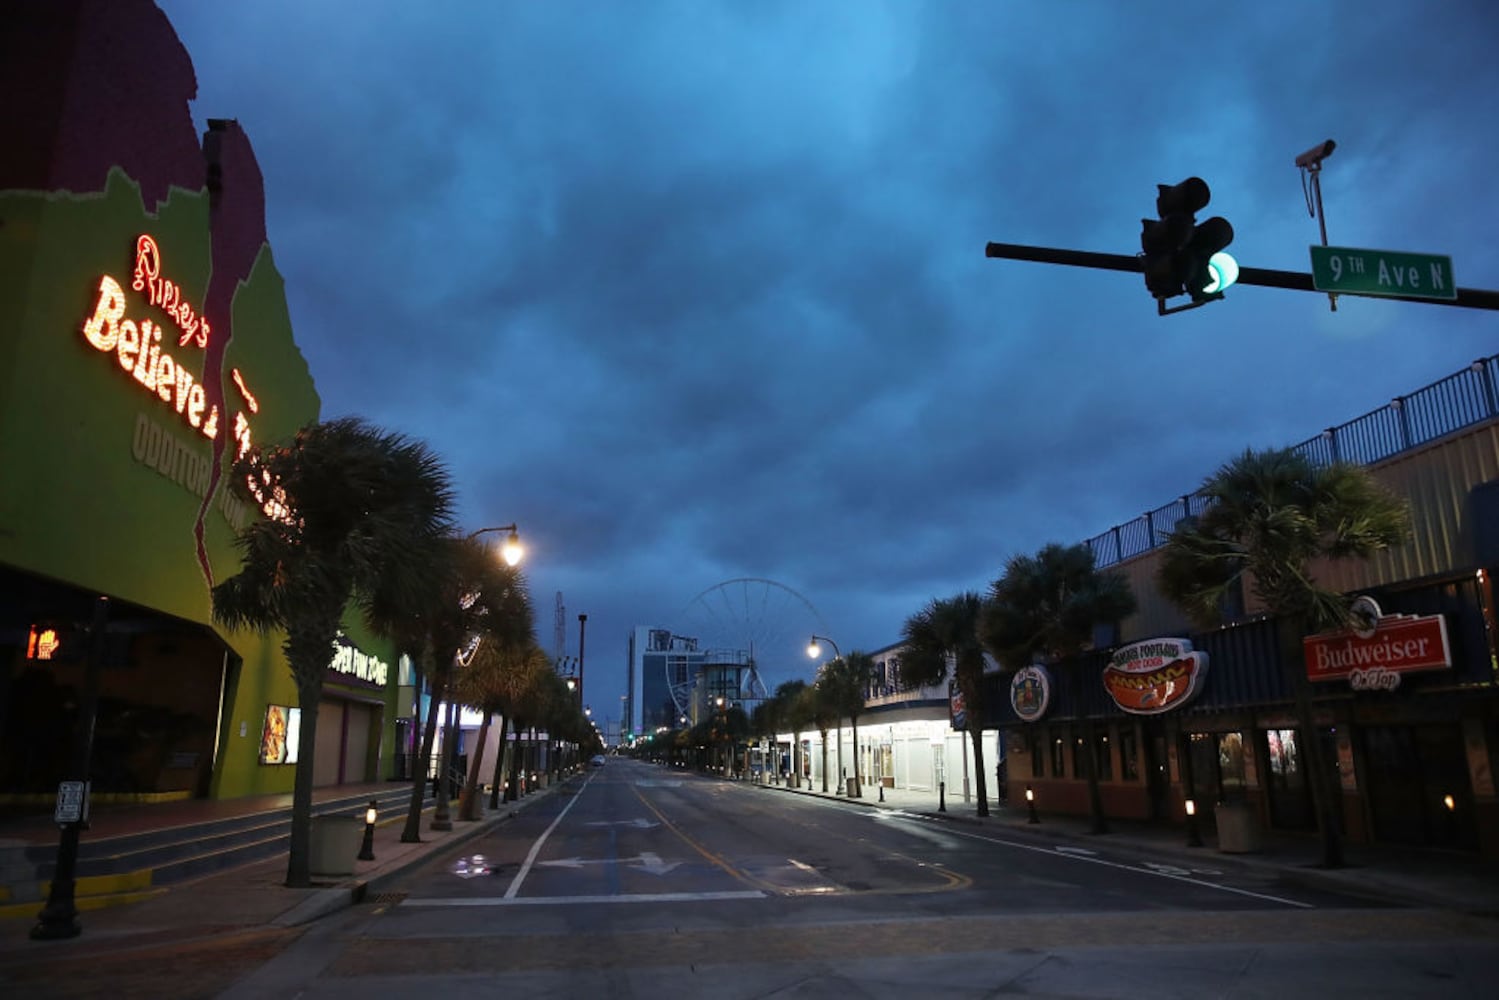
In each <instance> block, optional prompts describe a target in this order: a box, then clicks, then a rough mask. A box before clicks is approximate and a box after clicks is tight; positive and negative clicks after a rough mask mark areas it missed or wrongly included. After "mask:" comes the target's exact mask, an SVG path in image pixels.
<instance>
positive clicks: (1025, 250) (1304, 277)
mask: <svg viewBox="0 0 1499 1000" xmlns="http://www.w3.org/2000/svg"><path fill="white" fill-rule="evenodd" d="M984 256H986V257H998V258H1001V259H1003V260H1029V261H1034V262H1036V263H1038V264H1065V265H1067V266H1068V267H1090V268H1094V269H1096V270H1102V271H1129V272H1131V273H1133V274H1143V273H1144V267H1143V258H1142V257H1140V256H1133V255H1128V254H1120V253H1093V252H1091V251H1088V250H1060V249H1057V248H1055V247H1031V246H1024V245H1022V244H1019V243H990V244H988V245H987V246H986V247H985V249H984ZM1235 284H1239V285H1260V286H1262V287H1265V288H1288V289H1291V290H1292V291H1297V292H1316V293H1317V294H1318V295H1325V294H1327V293H1325V292H1320V291H1318V290H1317V289H1316V288H1313V287H1312V276H1311V275H1310V274H1303V273H1301V272H1299V271H1278V270H1274V269H1272V268H1265V267H1241V268H1240V269H1239V280H1238V281H1237V282H1235ZM1338 294H1339V295H1353V294H1356V293H1353V292H1339V293H1338ZM1360 297H1361V298H1379V296H1373V295H1370V296H1360ZM1400 301H1402V302H1424V303H1426V304H1427V305H1433V306H1461V307H1463V308H1464V309H1493V310H1499V292H1495V291H1488V290H1486V289H1481V288H1459V289H1458V290H1457V298H1455V299H1428V298H1420V297H1416V296H1403V297H1402V298H1401V299H1400Z"/></svg>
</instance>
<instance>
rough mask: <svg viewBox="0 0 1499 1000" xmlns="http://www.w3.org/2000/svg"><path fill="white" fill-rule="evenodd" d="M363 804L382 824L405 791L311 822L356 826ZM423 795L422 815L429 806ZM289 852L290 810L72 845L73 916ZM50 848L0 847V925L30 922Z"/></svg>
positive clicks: (319, 807) (46, 888)
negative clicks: (351, 819) (373, 807)
mask: <svg viewBox="0 0 1499 1000" xmlns="http://www.w3.org/2000/svg"><path fill="white" fill-rule="evenodd" d="M371 799H373V800H374V801H375V802H376V803H377V808H378V809H379V812H380V815H381V816H382V817H384V818H385V819H386V820H387V821H388V820H390V819H391V818H392V817H395V816H398V815H401V816H404V815H405V812H406V809H407V807H408V805H409V803H410V801H411V786H410V785H408V784H405V783H393V784H392V785H391V786H390V788H389V789H388V790H385V789H382V790H380V791H379V792H376V793H375V794H373V795H372V794H370V792H369V790H368V789H366V790H364V791H362V792H361V793H358V794H353V795H349V796H345V797H338V798H330V799H323V800H321V801H318V802H315V803H314V804H313V809H312V814H313V816H315V817H316V816H357V817H359V818H361V819H362V818H363V816H364V811H365V809H366V807H368V805H369V803H370V801H371ZM434 801H435V800H434V799H433V798H432V797H431V796H430V795H429V796H428V797H427V798H426V800H425V801H424V802H423V808H427V807H428V806H431V805H432V804H433V803H434ZM290 844H291V808H290V807H289V806H288V807H286V808H282V809H274V810H269V811H264V812H255V813H248V814H244V815H240V816H230V817H224V818H220V819H213V820H206V821H204V822H200V823H190V824H187V825H181V826H171V827H163V828H161V829H156V830H148V831H144V832H140V833H132V834H126V835H121V836H114V837H102V838H92V839H91V838H90V837H89V835H88V832H87V831H84V834H83V838H82V840H81V842H80V843H79V853H78V867H77V873H76V876H75V877H76V883H75V891H74V899H75V905H76V906H77V907H78V909H79V910H90V909H98V908H100V907H103V906H110V905H117V904H119V903H127V902H135V901H137V900H140V899H143V898H146V897H148V896H151V895H154V894H156V893H159V892H162V891H163V889H164V887H165V886H168V885H171V884H173V883H176V882H183V881H187V880H190V879H195V878H201V877H202V876H205V875H211V874H214V873H215V872H219V871H224V870H226V869H229V868H235V867H238V866H240V865H245V864H251V863H253V862H256V861H262V860H264V859H266V858H272V857H276V856H277V855H284V854H285V853H286V851H287V850H288V849H289V848H290ZM56 861H57V844H56V843H51V844H22V843H15V842H12V843H9V844H5V843H0V919H5V918H7V917H20V916H24V917H27V918H31V917H35V915H36V913H37V912H38V910H39V909H40V908H41V906H42V905H45V903H46V900H47V896H48V894H49V893H50V891H51V878H52V873H53V870H54V867H55V865H56Z"/></svg>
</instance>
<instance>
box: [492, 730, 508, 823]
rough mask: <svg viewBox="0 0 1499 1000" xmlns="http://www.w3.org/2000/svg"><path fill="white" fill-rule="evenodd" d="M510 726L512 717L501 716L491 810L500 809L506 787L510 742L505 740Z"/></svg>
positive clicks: (495, 756)
mask: <svg viewBox="0 0 1499 1000" xmlns="http://www.w3.org/2000/svg"><path fill="white" fill-rule="evenodd" d="M509 725H510V717H509V716H508V715H501V716H500V745H499V746H497V747H495V751H494V781H493V782H492V783H491V787H490V789H489V808H491V809H498V808H499V807H500V795H501V794H502V792H503V789H504V786H505V748H506V747H507V746H509V741H508V740H506V739H505V728H506V727H507V726H509Z"/></svg>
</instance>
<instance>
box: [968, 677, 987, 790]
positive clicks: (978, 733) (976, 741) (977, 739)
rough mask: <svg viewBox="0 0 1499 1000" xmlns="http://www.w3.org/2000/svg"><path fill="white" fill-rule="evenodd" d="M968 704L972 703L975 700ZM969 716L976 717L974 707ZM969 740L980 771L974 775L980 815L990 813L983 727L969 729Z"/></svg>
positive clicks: (974, 762)
mask: <svg viewBox="0 0 1499 1000" xmlns="http://www.w3.org/2000/svg"><path fill="white" fill-rule="evenodd" d="M968 704H970V705H972V704H973V702H971V701H970V702H969V703H968ZM968 718H969V719H975V718H976V717H975V715H974V712H973V709H971V708H970V709H969V710H968ZM968 738H969V741H970V742H972V743H973V766H974V769H975V770H976V771H977V772H978V774H976V775H975V776H974V783H975V785H976V786H977V787H976V789H975V790H976V791H977V792H978V797H979V801H978V815H980V816H987V815H989V783H988V782H987V781H986V780H985V779H984V731H983V730H982V729H970V730H968Z"/></svg>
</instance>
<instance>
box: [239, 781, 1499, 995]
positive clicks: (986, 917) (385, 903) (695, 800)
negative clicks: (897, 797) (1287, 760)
mask: <svg viewBox="0 0 1499 1000" xmlns="http://www.w3.org/2000/svg"><path fill="white" fill-rule="evenodd" d="M574 789H576V792H575V794H574V793H573V790H574ZM1029 833H1030V831H1024V832H1023V833H1022V832H1016V831H1013V830H1004V831H991V830H988V829H985V828H979V827H965V826H964V825H963V824H955V823H947V822H943V821H939V820H933V819H930V818H925V817H919V816H914V815H902V814H899V813H890V812H885V811H882V810H870V809H866V808H863V807H860V806H857V805H851V804H846V803H841V802H838V801H836V800H828V799H821V798H812V797H802V796H794V795H784V794H771V793H768V792H767V791H766V790H765V789H760V788H756V787H754V786H747V785H742V784H734V783H728V782H721V781H715V780H712V779H708V778H703V777H700V776H696V775H691V774H686V773H682V772H674V771H670V770H667V769H664V768H661V767H656V766H653V765H648V764H642V763H638V762H634V761H629V760H622V759H611V761H610V763H609V764H608V765H607V766H605V767H604V768H600V769H595V770H593V771H591V772H590V773H589V775H588V777H587V780H586V781H585V782H582V783H580V784H579V785H576V786H573V787H572V788H570V789H569V790H568V791H567V792H566V793H564V794H560V795H554V796H550V797H549V798H548V799H547V800H546V801H545V802H539V803H537V804H536V806H535V807H534V808H531V809H527V810H525V811H523V812H522V813H520V814H519V815H518V816H517V817H516V818H515V820H513V821H511V822H509V823H504V824H500V825H499V826H497V827H495V828H494V829H493V830H492V831H491V832H490V833H489V834H487V835H486V836H483V837H480V838H477V839H475V840H472V841H470V842H469V843H468V844H467V845H465V847H464V849H463V852H462V854H460V855H456V856H450V857H442V858H437V859H434V861H433V862H432V863H431V864H430V865H428V866H427V867H426V868H424V869H422V870H420V871H418V872H416V873H414V874H413V875H412V876H410V877H409V878H408V879H407V880H406V881H405V884H404V885H403V886H402V887H401V890H400V891H399V892H393V893H387V894H386V895H384V896H383V897H381V898H379V899H376V900H373V901H372V902H371V903H370V904H369V905H366V906H362V907H359V908H356V909H355V910H353V911H350V912H348V913H347V914H344V915H340V916H339V917H336V918H331V919H328V920H325V921H323V922H320V923H319V924H318V925H317V926H315V927H314V928H312V929H310V930H309V931H308V932H307V933H306V934H304V935H303V937H302V938H301V939H300V940H298V941H297V942H296V943H295V944H293V945H292V946H291V947H290V948H288V949H287V950H286V951H285V952H283V953H282V954H281V955H280V956H279V957H278V958H277V959H276V961H274V962H271V963H268V964H266V965H265V966H263V967H262V968H261V969H260V970H259V971H257V972H256V973H255V974H253V975H251V976H249V977H247V978H245V979H242V980H241V981H240V982H239V984H238V985H237V986H236V987H235V988H234V989H232V990H230V991H229V992H228V993H227V994H226V995H227V996H231V997H258V996H286V997H290V996H304V997H345V996H347V997H361V998H368V997H374V996H385V995H392V996H394V995H402V996H405V995H409V994H410V993H411V992H413V991H416V992H427V991H429V990H431V989H444V990H452V991H456V992H457V993H459V994H461V995H464V996H473V995H478V996H490V995H493V996H515V995H525V996H527V997H542V996H557V997H574V996H579V997H589V996H595V995H598V996H610V997H616V996H617V997H630V996H652V997H655V996H658V995H659V994H660V993H661V991H663V990H668V991H670V992H671V993H673V994H674V995H679V996H713V997H741V996H742V997H760V996H798V997H801V996H825V995H826V996H834V995H836V996H841V997H848V996H902V997H912V996H926V995H935V994H937V993H940V994H942V995H944V996H969V995H972V996H990V995H995V994H996V993H1026V994H1032V995H1072V996H1151V997H1160V996H1162V995H1166V996H1203V995H1215V994H1216V995H1229V994H1232V995H1236V996H1238V995H1272V994H1274V995H1276V996H1277V997H1280V998H1284V997H1294V996H1304V995H1305V996H1311V995H1321V996H1326V995H1328V993H1329V991H1331V992H1332V993H1333V994H1337V993H1342V992H1348V991H1354V990H1357V991H1359V992H1362V993H1364V994H1367V995H1372V996H1383V995H1388V996H1422V995H1432V996H1443V997H1459V996H1466V995H1472V996H1488V995H1489V993H1488V988H1489V987H1490V986H1491V984H1492V982H1493V981H1494V976H1495V975H1496V974H1499V943H1496V942H1499V935H1496V933H1495V932H1496V930H1499V928H1496V926H1495V925H1494V924H1493V923H1492V922H1485V921H1482V920H1478V919H1476V918H1470V917H1464V916H1460V915H1456V914H1448V913H1439V912H1433V911H1425V910H1410V909H1401V908H1395V907H1381V906H1375V905H1371V904H1369V903H1368V902H1364V901H1358V900H1353V899H1348V898H1342V897H1339V896H1335V895H1331V894H1328V893H1325V892H1319V891H1315V890H1308V889H1303V888H1289V887H1285V886H1281V885H1276V884H1274V883H1273V882H1271V881H1270V880H1269V876H1257V875H1255V874H1253V873H1246V872H1245V871H1243V870H1238V869H1235V870H1218V869H1215V868H1214V867H1213V866H1212V859H1211V857H1208V858H1206V859H1204V861H1203V862H1202V863H1201V864H1200V866H1197V865H1194V866H1193V867H1182V866H1181V864H1180V863H1179V862H1177V863H1175V864H1173V863H1171V861H1170V860H1169V859H1162V858H1153V857H1151V856H1149V855H1148V854H1146V853H1142V849H1139V848H1131V847H1129V846H1127V845H1126V846H1119V845H1113V844H1105V843H1099V844H1098V845H1097V846H1094V845H1092V844H1089V845H1088V846H1086V847H1083V846H1079V845H1078V844H1076V843H1075V842H1072V843H1062V842H1054V841H1052V840H1049V839H1048V838H1047V837H1046V835H1045V834H1044V833H1043V832H1040V831H1037V832H1036V833H1035V835H1034V836H1029V835H1026V834H1029Z"/></svg>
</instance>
